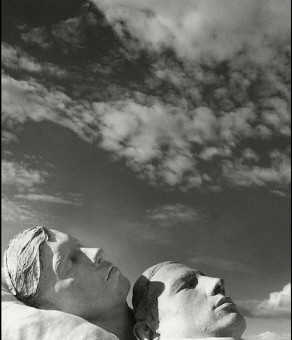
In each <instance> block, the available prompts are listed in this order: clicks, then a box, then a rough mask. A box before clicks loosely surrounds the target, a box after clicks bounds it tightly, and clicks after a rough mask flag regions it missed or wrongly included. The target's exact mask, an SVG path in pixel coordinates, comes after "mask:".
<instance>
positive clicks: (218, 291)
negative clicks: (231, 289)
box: [214, 280, 225, 295]
mask: <svg viewBox="0 0 292 340" xmlns="http://www.w3.org/2000/svg"><path fill="white" fill-rule="evenodd" d="M217 294H222V295H225V288H224V283H223V281H221V280H220V282H218V283H217V285H216V287H215V289H214V295H217Z"/></svg>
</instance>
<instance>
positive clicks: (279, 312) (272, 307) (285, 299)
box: [239, 283, 291, 318]
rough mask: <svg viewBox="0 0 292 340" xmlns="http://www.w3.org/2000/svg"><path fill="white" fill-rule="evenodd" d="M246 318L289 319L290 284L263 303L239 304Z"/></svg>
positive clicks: (249, 302) (272, 294)
mask: <svg viewBox="0 0 292 340" xmlns="http://www.w3.org/2000/svg"><path fill="white" fill-rule="evenodd" d="M239 306H240V307H241V309H242V312H243V313H244V314H245V315H246V316H250V317H259V318H290V317H291V283H288V284H287V285H285V286H284V287H283V289H282V290H281V291H279V292H273V293H271V294H270V296H269V298H268V299H266V300H263V301H245V302H244V301H243V302H240V303H239Z"/></svg>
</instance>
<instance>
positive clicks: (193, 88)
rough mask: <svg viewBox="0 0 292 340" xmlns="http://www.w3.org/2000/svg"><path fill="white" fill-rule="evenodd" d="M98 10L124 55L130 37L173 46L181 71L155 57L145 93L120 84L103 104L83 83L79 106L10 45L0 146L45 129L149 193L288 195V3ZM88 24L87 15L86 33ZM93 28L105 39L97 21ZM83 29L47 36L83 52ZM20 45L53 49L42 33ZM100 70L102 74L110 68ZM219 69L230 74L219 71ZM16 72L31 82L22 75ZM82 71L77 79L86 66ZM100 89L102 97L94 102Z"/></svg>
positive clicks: (103, 5) (44, 66) (109, 4)
mask: <svg viewBox="0 0 292 340" xmlns="http://www.w3.org/2000/svg"><path fill="white" fill-rule="evenodd" d="M93 3H95V4H96V5H97V6H98V7H99V9H101V10H102V11H103V13H104V15H105V17H106V18H107V20H108V23H109V24H110V25H112V27H113V29H114V30H115V31H116V32H118V34H119V36H120V37H121V39H122V41H123V43H124V45H125V46H126V45H127V44H130V45H131V46H132V43H133V41H129V40H128V38H127V39H126V38H125V32H127V33H129V34H130V35H131V36H132V37H133V38H135V39H136V41H138V42H139V44H140V45H139V46H140V47H139V48H141V46H142V47H144V48H146V49H148V50H149V51H153V50H156V51H160V52H162V50H164V49H165V48H172V49H173V50H174V51H175V52H176V53H177V56H178V57H179V58H181V59H182V60H183V62H184V63H183V65H182V64H181V63H179V62H177V61H175V58H173V59H172V60H170V59H168V58H166V57H163V56H161V58H156V59H155V58H154V59H153V64H152V71H151V72H152V73H151V72H150V74H148V76H146V78H145V86H146V87H145V91H144V92H143V90H142V86H140V87H138V85H137V84H138V81H137V84H136V90H135V91H134V90H130V89H129V88H124V89H123V88H122V87H119V86H118V85H117V84H115V83H114V84H113V85H112V90H110V86H109V87H108V89H109V90H108V92H109V93H108V94H107V95H106V94H105V92H106V91H105V90H101V91H99V89H96V90H94V86H93V85H88V84H87V83H86V81H87V80H86V79H82V82H84V83H85V84H82V82H81V80H80V79H79V80H78V81H79V83H80V91H81V88H84V87H86V86H87V85H88V88H90V91H85V92H86V93H89V92H90V93H91V95H86V94H83V96H82V99H81V97H80V95H79V97H78V98H76V97H75V98H74V96H73V94H72V93H71V94H69V91H68V89H66V86H65V85H64V83H63V85H62V86H61V85H60V84H59V83H58V84H57V82H55V83H54V82H50V83H46V82H43V81H42V77H41V76H40V75H42V74H45V75H50V76H51V77H52V76H53V75H54V74H55V77H57V78H58V77H59V78H66V77H69V73H70V72H69V73H68V72H67V71H65V70H62V69H61V68H60V67H59V66H57V65H54V64H52V63H48V62H46V63H44V62H42V63H41V62H38V61H37V60H36V59H35V58H33V57H32V56H30V55H29V54H28V53H27V52H24V51H23V50H22V49H20V48H19V47H14V46H13V47H12V46H11V45H9V44H7V43H4V44H3V45H2V53H3V56H4V58H3V60H4V61H3V67H4V69H5V72H4V74H3V77H2V88H3V95H2V96H3V122H4V127H5V128H4V135H3V139H4V141H6V142H11V141H16V136H14V135H13V133H12V130H13V129H14V128H15V126H19V125H21V124H24V123H25V122H26V121H27V120H33V121H37V122H41V121H43V120H49V121H51V122H54V123H56V124H59V125H62V126H64V127H65V128H68V129H70V130H72V131H74V132H75V133H76V134H77V135H78V136H79V137H80V138H82V139H83V140H85V141H87V142H89V143H91V144H93V145H95V146H97V147H101V148H103V149H105V150H108V151H109V152H111V153H112V154H113V155H115V156H116V158H122V159H124V160H125V162H126V164H127V165H128V166H129V167H130V168H131V169H132V170H134V171H135V172H136V173H137V174H138V175H139V176H140V177H142V178H144V179H147V180H148V181H149V182H150V183H151V184H153V185H165V186H167V187H171V188H173V187H179V188H181V189H182V190H189V189H191V188H201V187H207V188H209V189H211V190H220V188H221V187H222V186H224V185H231V186H246V187H250V186H256V187H258V186H260V187H264V186H267V187H269V188H270V190H271V192H273V193H277V194H280V195H285V191H286V189H287V186H288V184H289V183H290V181H291V175H290V174H291V165H290V147H289V143H288V142H287V141H288V139H289V137H290V135H291V118H290V93H289V92H290V91H289V88H290V79H289V76H288V75H287V74H289V72H288V69H289V67H290V64H289V61H288V62H287V60H288V55H289V49H288V50H287V42H288V41H289V39H290V35H289V33H288V29H287V28H288V26H289V23H290V21H289V20H290V17H289V15H290V14H288V13H289V11H287V8H288V7H289V2H288V1H286V0H284V1H283V2H281V5H278V3H276V2H275V1H272V0H269V1H266V2H265V3H263V2H261V1H255V2H248V3H245V2H242V1H233V2H232V3H231V2H230V1H228V0H225V1H224V2H222V4H221V3H220V6H218V5H217V4H216V5H215V4H214V2H213V1H201V0H198V1H188V0H185V1H184V2H183V6H182V4H181V3H180V5H178V4H177V2H175V1H171V2H169V3H168V4H169V5H168V6H166V3H165V2H164V0H163V1H160V2H159V3H158V2H154V1H149V2H147V5H146V4H145V3H143V4H142V3H141V2H139V1H136V0H127V1H126V2H123V3H121V2H120V1H119V0H112V1H106V2H105V1H97V0H96V1H93ZM283 16H285V17H286V18H287V20H286V21H285V20H283ZM137 18H140V19H143V20H138V19H137ZM91 19H92V20H93V21H94V17H92V16H91ZM91 19H90V15H89V14H88V15H87V16H86V20H87V24H88V23H90V20H91ZM92 24H94V25H95V28H96V29H98V26H96V25H97V23H96V21H94V23H92ZM82 25H83V21H82V20H81V19H80V17H77V18H71V19H67V20H65V21H61V22H60V23H58V24H54V32H51V33H52V34H53V36H54V37H55V38H54V39H59V40H60V39H61V40H62V41H63V42H64V43H66V46H67V45H68V46H69V45H70V44H72V46H73V47H74V48H75V49H79V47H80V44H81V42H82V39H83V38H84V36H83V35H84V32H85V31H84V30H83V29H81V28H80V27H83V26H82ZM145 25H146V27H147V28H148V29H145ZM79 31H80V32H79ZM78 32H79V33H78ZM231 32H232V33H231ZM75 33H76V34H75ZM74 37H76V39H75V38H74ZM82 37H83V38H82ZM22 39H23V41H24V42H26V43H35V44H41V45H42V44H45V46H42V47H43V48H44V49H47V48H53V47H52V46H53V45H54V44H53V45H52V44H49V45H46V41H47V40H46V32H45V30H44V29H41V28H37V27H35V28H31V29H30V30H29V31H27V32H26V33H23V34H22ZM61 40H60V41H61ZM275 44H278V45H277V48H276V47H275ZM155 46H156V47H155ZM279 46H280V47H279ZM278 47H279V48H278ZM284 47H285V48H284ZM119 48H120V47H119ZM246 50H248V52H247V51H246ZM251 51H252V52H251ZM201 58H203V59H201ZM199 59H200V62H199ZM99 61H100V60H97V63H96V65H95V66H96V67H97V68H98V66H99V68H100V66H101V65H104V66H105V67H106V63H105V62H104V60H103V62H102V63H101V64H99V63H98V62H99ZM209 61H212V63H211V64H210V63H209ZM223 61H224V62H226V63H225V64H224V65H225V66H224V65H223V66H224V67H225V71H222V70H221V69H220V67H223V66H222V62H223ZM202 65H203V66H204V67H203V66H202ZM224 67H223V68H224ZM16 71H18V72H20V71H21V72H24V73H26V75H25V77H20V78H16V77H14V76H13V72H16ZM74 72H77V73H78V72H79V73H80V74H81V73H82V68H80V69H79V70H78V68H76V67H75V71H74ZM93 77H94V76H93ZM81 78H82V77H81ZM99 78H100V75H99ZM102 79H103V78H102ZM91 80H92V79H91ZM91 80H90V81H91ZM103 80H104V79H103ZM165 85H167V86H165ZM138 89H139V90H138ZM94 91H95V92H96V93H99V92H101V93H104V97H103V98H102V97H100V98H99V97H98V96H101V95H100V94H98V95H96V96H92V93H93V92H94ZM85 92H84V93H85ZM117 93H118V95H117ZM121 93H124V97H123V98H122V99H121V97H122V96H121ZM97 98H99V99H97ZM275 139H277V140H278V141H279V142H276V143H274V141H275ZM255 144H257V145H260V147H255Z"/></svg>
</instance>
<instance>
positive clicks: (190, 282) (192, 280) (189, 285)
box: [177, 275, 198, 293]
mask: <svg viewBox="0 0 292 340" xmlns="http://www.w3.org/2000/svg"><path fill="white" fill-rule="evenodd" d="M197 284H198V278H197V276H195V275H192V276H191V277H188V278H185V282H184V283H183V284H182V285H181V286H180V287H179V288H178V290H177V293H178V292H180V291H181V290H184V289H194V288H196V286H197Z"/></svg>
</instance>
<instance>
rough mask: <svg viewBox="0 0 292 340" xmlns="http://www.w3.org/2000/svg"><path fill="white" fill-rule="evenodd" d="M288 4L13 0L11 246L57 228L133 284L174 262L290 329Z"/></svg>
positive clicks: (7, 176) (268, 330)
mask: <svg viewBox="0 0 292 340" xmlns="http://www.w3.org/2000/svg"><path fill="white" fill-rule="evenodd" d="M290 7H291V5H290V1H286V0H281V1H271V0H267V1H260V0H256V1H243V0H236V1H230V0H222V1H221V2H220V5H219V2H216V1H209V0H204V1H198V0H196V1H189V0H182V1H179V2H178V1H174V0H167V1H166V0H159V1H154V0H148V1H145V2H143V4H142V2H141V1H138V0H124V1H119V0H107V1H97V0H96V1H83V0H82V1H81V0H80V1H69V0H58V1H51V0H47V1H33V0H22V1H17V0H9V1H8V0H7V1H3V2H2V13H3V15H2V32H3V33H2V91H3V95H2V226H3V227H2V236H3V237H2V245H3V246H4V247H5V246H6V245H7V243H8V240H9V239H10V238H11V237H13V235H15V234H16V233H17V232H19V231H21V230H23V229H25V228H27V227H30V226H33V225H36V224H42V225H45V226H48V227H51V228H55V229H59V230H61V231H64V232H68V233H70V234H72V235H74V236H75V237H77V238H79V239H80V240H81V241H82V242H83V243H85V244H87V245H89V246H90V245H92V246H96V245H97V246H100V247H102V248H103V249H104V250H105V253H106V257H107V258H108V259H110V260H112V261H113V262H114V263H116V264H117V265H118V266H119V267H120V268H121V269H122V271H123V272H124V273H125V274H126V276H128V277H129V278H130V280H131V282H132V284H133V283H134V282H135V279H136V278H137V277H138V275H140V274H141V273H142V272H143V271H144V270H145V269H146V268H147V267H148V266H150V265H152V264H155V263H157V262H160V261H165V260H176V261H180V262H182V263H185V264H188V265H190V266H193V267H195V268H199V269H200V270H202V271H203V272H205V273H206V274H209V275H211V276H220V277H223V278H224V279H225V281H226V286H227V287H226V288H227V292H228V293H230V295H231V296H232V297H233V298H234V299H235V300H236V301H238V304H239V305H240V306H241V309H242V311H243V312H244V313H245V315H246V316H247V321H248V328H247V331H246V335H247V336H248V335H252V334H262V335H261V336H259V338H258V339H266V340H267V339H268V340H278V339H288V338H289V339H290V337H289V336H286V337H282V338H281V337H280V336H282V335H283V334H288V333H290V322H289V319H290V315H291V309H290V303H291V283H290V260H289V259H290V203H291V202H290V200H291V194H290V182H291V165H290V159H291V157H290V153H291V150H290V149H291V148H290V136H291V121H290V115H291V114H290V112H291V105H290V101H291V98H290V87H291V86H290V84H291V80H290V72H291V71H290V64H291V63H290V54H291V47H290V45H291V36H290V28H291V17H290ZM277 334H278V335H277ZM253 339H255V338H254V337H253Z"/></svg>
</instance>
